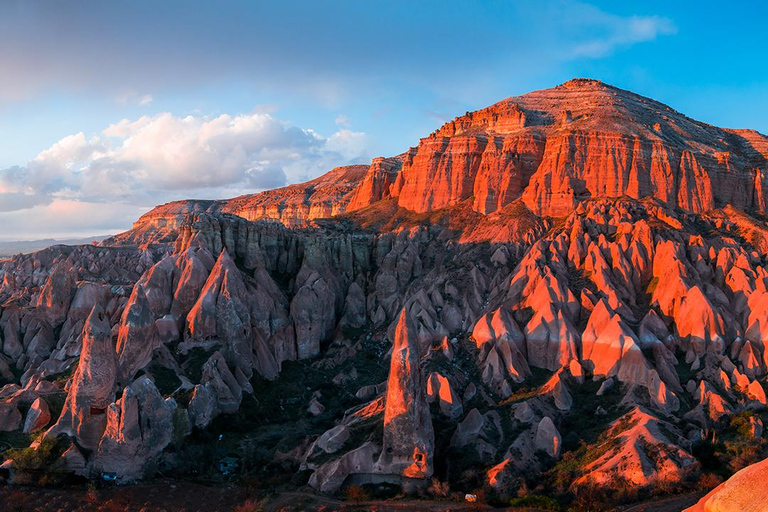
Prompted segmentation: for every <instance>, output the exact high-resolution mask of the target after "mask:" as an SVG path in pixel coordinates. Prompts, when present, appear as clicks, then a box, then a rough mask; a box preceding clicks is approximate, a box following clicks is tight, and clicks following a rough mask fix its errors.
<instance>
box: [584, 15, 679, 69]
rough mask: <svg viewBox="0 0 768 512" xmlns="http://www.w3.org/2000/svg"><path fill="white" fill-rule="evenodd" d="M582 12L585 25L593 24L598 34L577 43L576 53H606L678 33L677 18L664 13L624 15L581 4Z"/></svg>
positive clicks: (598, 55)
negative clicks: (673, 19) (672, 18)
mask: <svg viewBox="0 0 768 512" xmlns="http://www.w3.org/2000/svg"><path fill="white" fill-rule="evenodd" d="M581 15H582V16H584V18H585V23H584V26H590V32H593V33H596V34H598V35H597V36H591V37H587V38H585V39H586V40H585V41H583V42H580V43H578V44H576V45H575V46H574V48H573V52H572V55H573V56H574V57H590V58H600V57H605V56H607V55H610V54H612V53H613V52H615V51H616V50H618V49H620V48H623V47H627V46H631V45H634V44H638V43H645V42H650V41H655V40H656V39H657V38H658V37H659V36H665V35H673V34H676V33H677V26H676V25H675V24H674V22H673V21H672V20H670V19H669V18H664V17H662V16H627V17H623V16H617V15H614V14H610V13H607V12H604V11H600V10H597V9H595V8H593V7H591V6H581ZM577 18H578V17H577ZM577 21H578V19H577Z"/></svg>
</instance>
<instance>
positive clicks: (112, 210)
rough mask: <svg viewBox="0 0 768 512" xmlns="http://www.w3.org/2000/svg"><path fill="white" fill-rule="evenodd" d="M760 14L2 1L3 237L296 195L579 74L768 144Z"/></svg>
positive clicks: (85, 229)
mask: <svg viewBox="0 0 768 512" xmlns="http://www.w3.org/2000/svg"><path fill="white" fill-rule="evenodd" d="M766 19H768V3H766V2H762V1H754V2H750V1H744V2H733V3H731V4H730V5H728V7H727V8H724V4H722V3H721V2H718V3H715V2H708V1H698V2H685V1H681V2H670V1H668V0H667V1H664V2H656V1H650V0H649V1H631V0H630V1H623V2H609V1H606V2H579V1H572V0H536V1H523V0H521V1H511V0H507V1H502V0H489V1H453V0H440V1H436V0H419V1H418V2H414V1H412V0H411V1H399V0H388V1H378V0H367V1H359V0H357V1H334V0H326V1H323V2H316V1H305V2H298V1H293V0H281V1H279V2H267V1H255V2H246V1H227V0H224V1H221V0H219V1H217V2H208V1H196V0H184V1H163V2H156V1H141V0H134V1H110V2H103V1H78V0H71V1H68V2H57V1H53V0H50V1H45V2H42V1H41V2H36V1H23V2H22V1H16V0H3V1H2V2H0V240H29V239H35V238H47V237H54V238H56V237H58V238H65V237H76V236H90V235H98V234H109V233H116V232H120V231H123V230H125V229H128V228H130V226H131V224H132V222H133V221H134V220H136V219H137V218H138V217H139V216H140V215H141V214H142V213H144V212H146V211H147V210H149V209H150V208H151V207H152V206H154V205H156V204H160V203H164V202H167V201H172V200H177V199H185V198H206V199H210V198H225V197H232V196H236V195H240V194H244V193H253V192H258V191H260V190H264V189H269V188H274V187H279V186H283V185H286V184H289V183H297V182H301V181H306V180H308V179H311V178H314V177H316V176H319V175H321V174H323V173H324V172H327V171H328V170H330V169H332V168H333V167H335V166H339V165H347V164H352V163H367V162H369V161H370V159H371V158H373V157H376V156H391V155H395V154H398V153H401V152H403V151H404V150H406V149H408V148H409V147H411V146H415V145H416V144H418V140H419V138H420V137H423V136H426V135H427V134H429V133H430V132H431V131H433V130H434V129H436V128H437V127H439V126H440V125H441V124H442V123H443V122H445V121H448V120H450V119H453V118H454V117H456V116H457V115H461V114H463V113H464V112H465V111H471V110H476V109H478V108H482V107H485V106H487V105H490V104H493V103H495V102H497V101H499V100H501V99H503V98H506V97H509V96H514V95H519V94H523V93H526V92H529V91H531V90H536V89H541V88H548V87H552V86H555V85H557V84H560V83H562V82H565V81H567V80H569V79H571V78H574V77H590V78H597V79H600V80H603V81H605V82H608V83H610V84H613V85H616V86H618V87H621V88H624V89H629V90H632V91H634V92H637V93H640V94H643V95H645V96H650V97H652V98H654V99H657V100H659V101H662V102H664V103H667V104H668V105H670V106H672V107H673V108H675V109H677V110H679V111H681V112H683V113H685V114H686V115H688V116H690V117H692V118H694V119H698V120H701V121H705V122H708V123H711V124H714V125H718V126H724V127H733V128H753V129H756V130H758V131H761V132H762V133H768V101H766V98H768V65H766V64H768V62H767V61H768V57H767V56H766V55H768V53H767V52H766V49H767V46H768V43H767V42H766V38H765V35H764V34H765V30H766V25H765V20H766Z"/></svg>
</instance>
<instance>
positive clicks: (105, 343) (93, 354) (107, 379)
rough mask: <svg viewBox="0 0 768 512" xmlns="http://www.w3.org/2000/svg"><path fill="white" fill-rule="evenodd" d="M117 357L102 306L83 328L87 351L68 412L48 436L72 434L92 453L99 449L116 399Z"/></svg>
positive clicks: (69, 396) (67, 404) (66, 407)
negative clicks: (110, 407) (110, 408)
mask: <svg viewBox="0 0 768 512" xmlns="http://www.w3.org/2000/svg"><path fill="white" fill-rule="evenodd" d="M116 376H117V357H116V355H115V347H114V345H113V343H112V337H111V329H110V327H109V322H108V320H107V318H106V316H105V314H104V310H103V309H102V308H101V306H99V305H98V304H97V305H95V306H94V307H93V310H91V314H90V315H89V316H88V319H87V320H86V321H85V326H84V327H83V349H82V352H81V353H80V362H79V364H78V366H77V370H76V371H75V374H74V376H73V377H72V384H71V386H70V388H69V393H68V394H67V399H66V402H65V403H64V409H63V410H62V412H61V416H59V419H58V421H57V422H56V424H55V425H54V426H53V427H51V428H50V429H49V430H48V431H47V432H46V436H48V437H56V436H57V435H59V434H62V433H64V434H68V435H70V436H72V437H74V438H75V439H76V440H77V442H78V444H79V445H80V446H82V447H83V448H86V449H88V450H95V449H96V447H97V446H98V444H99V441H100V440H101V436H102V434H103V433H104V429H105V427H106V425H107V408H108V407H109V404H111V403H112V401H113V400H114V395H115V379H116Z"/></svg>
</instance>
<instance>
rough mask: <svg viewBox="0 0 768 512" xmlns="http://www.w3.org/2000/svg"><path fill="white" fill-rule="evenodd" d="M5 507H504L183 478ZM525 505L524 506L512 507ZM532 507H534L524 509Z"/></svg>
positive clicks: (645, 509) (387, 510) (1, 497)
mask: <svg viewBox="0 0 768 512" xmlns="http://www.w3.org/2000/svg"><path fill="white" fill-rule="evenodd" d="M700 497H701V493H694V494H687V495H683V496H674V497H669V498H662V499H655V500H652V501H646V502H643V503H639V504H636V505H631V506H629V507H626V508H623V509H621V512H678V511H680V510H683V509H685V508H687V507H689V506H691V505H693V504H694V503H696V501H697V500H698V499H699V498H700ZM0 510H2V512H32V511H34V512H38V511H39V512H48V511H57V512H58V511H61V512H86V511H87V512H123V511H139V510H140V511H142V512H213V511H216V512H229V511H233V512H289V511H296V512H298V511H313V512H320V511H325V512H330V511H334V510H344V511H348V512H354V511H376V512H395V511H413V512H438V511H440V512H442V511H463V510H471V511H479V510H501V509H494V508H492V507H489V506H487V505H482V504H479V503H465V502H458V503H457V502H450V501H428V500H408V499H404V500H372V501H361V502H359V503H352V502H348V501H343V500H341V499H336V498H333V497H328V496H322V495H317V494H312V493H309V492H280V493H277V494H275V495H272V496H270V497H269V498H268V499H265V500H260V499H258V498H253V497H249V495H248V492H247V491H246V489H244V488H242V487H237V486H224V487H207V486H204V485H200V484H195V483H190V482H182V481H175V480H173V481H161V482H157V483H152V484H142V485H133V486H125V487H112V488H107V489H94V490H89V489H86V488H75V489H55V488H49V489H41V488H11V487H0ZM513 510H520V511H522V510H523V509H513ZM525 510H526V511H530V510H532V509H525Z"/></svg>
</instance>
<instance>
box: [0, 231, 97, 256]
mask: <svg viewBox="0 0 768 512" xmlns="http://www.w3.org/2000/svg"><path fill="white" fill-rule="evenodd" d="M108 236H109V235H99V236H91V237H88V238H67V239H64V240H55V239H53V238H45V239H42V240H16V241H10V242H4V241H1V240H0V259H2V258H10V257H11V256H13V255H14V254H19V253H22V254H26V253H30V252H35V251H39V250H40V249H45V248H46V247H50V246H52V245H82V244H90V243H92V242H101V241H102V240H104V239H105V238H107V237H108Z"/></svg>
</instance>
